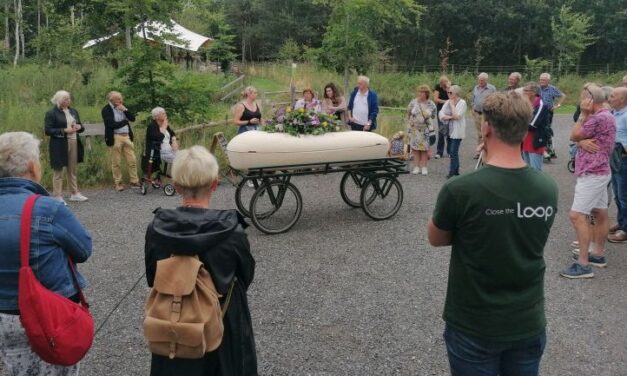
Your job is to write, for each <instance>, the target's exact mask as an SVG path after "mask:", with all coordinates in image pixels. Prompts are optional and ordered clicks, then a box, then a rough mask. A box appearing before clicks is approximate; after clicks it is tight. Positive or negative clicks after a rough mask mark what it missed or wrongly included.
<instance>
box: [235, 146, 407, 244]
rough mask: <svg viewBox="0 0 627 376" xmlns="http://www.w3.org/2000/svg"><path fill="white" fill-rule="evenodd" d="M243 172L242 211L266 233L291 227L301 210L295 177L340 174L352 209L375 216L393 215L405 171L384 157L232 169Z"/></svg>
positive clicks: (400, 199) (238, 193) (239, 205)
mask: <svg viewBox="0 0 627 376" xmlns="http://www.w3.org/2000/svg"><path fill="white" fill-rule="evenodd" d="M231 170H232V171H234V172H235V173H237V174H238V175H239V176H240V177H241V181H240V182H239V184H237V189H236V191H235V203H236V205H237V208H238V209H239V211H240V212H241V213H242V214H243V215H244V216H246V217H249V218H250V219H251V220H252V223H253V225H254V226H255V227H256V228H257V229H259V231H262V232H264V233H266V234H280V233H283V232H286V231H288V230H290V229H291V228H292V227H293V226H294V225H295V224H296V222H298V219H299V218H300V215H301V213H302V210H303V199H302V196H301V194H300V191H299V190H298V188H297V187H296V185H294V184H293V183H292V178H294V177H296V176H303V175H326V174H331V173H342V174H343V176H342V180H341V183H340V195H341V196H342V199H343V200H344V202H345V203H346V204H347V205H348V206H350V207H353V208H362V210H363V211H364V213H366V215H367V216H368V217H370V218H372V219H374V220H384V219H388V218H391V217H393V216H394V215H395V214H396V213H397V212H398V211H399V209H400V208H401V205H402V204H403V187H402V185H401V183H400V182H399V181H398V176H399V175H401V174H407V173H408V171H407V169H406V163H405V161H402V160H399V159H396V158H380V159H369V160H357V161H341V162H327V163H311V164H299V165H287V166H272V167H266V168H264V167H259V168H251V169H248V170H247V171H237V170H234V169H231Z"/></svg>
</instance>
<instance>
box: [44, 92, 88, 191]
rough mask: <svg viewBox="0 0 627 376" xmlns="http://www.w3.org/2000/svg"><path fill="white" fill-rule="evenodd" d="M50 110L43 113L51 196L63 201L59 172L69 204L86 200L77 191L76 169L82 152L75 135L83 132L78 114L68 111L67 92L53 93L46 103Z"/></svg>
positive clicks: (68, 100) (80, 160)
mask: <svg viewBox="0 0 627 376" xmlns="http://www.w3.org/2000/svg"><path fill="white" fill-rule="evenodd" d="M50 101H51V102H52V104H54V107H52V109H50V111H48V112H47V113H46V117H45V119H44V129H45V132H46V135H47V136H50V145H49V147H48V150H49V152H50V165H51V166H52V169H53V170H54V174H53V176H52V195H53V196H54V197H55V198H56V199H57V200H59V201H61V202H63V203H65V200H64V199H63V169H65V170H66V175H67V181H68V187H69V188H70V192H71V195H70V201H87V197H85V196H83V195H82V194H81V193H80V192H79V191H78V183H77V179H76V169H77V166H78V164H79V163H81V162H83V156H84V150H83V144H82V143H81V139H80V138H79V137H78V133H82V132H83V131H85V128H83V126H82V125H81V118H80V116H79V115H78V111H76V109H74V108H72V107H71V105H72V100H71V98H70V93H68V92H67V91H65V90H59V91H57V92H56V93H55V94H54V96H53V97H52V99H51V100H50Z"/></svg>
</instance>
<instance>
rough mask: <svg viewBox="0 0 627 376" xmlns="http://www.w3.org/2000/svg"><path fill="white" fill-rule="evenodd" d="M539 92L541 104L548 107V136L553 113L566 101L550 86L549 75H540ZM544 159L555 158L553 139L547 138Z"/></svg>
mask: <svg viewBox="0 0 627 376" xmlns="http://www.w3.org/2000/svg"><path fill="white" fill-rule="evenodd" d="M538 83H539V84H540V90H541V91H542V102H544V104H545V105H547V106H548V107H549V128H550V134H553V128H552V127H553V113H554V112H555V110H557V109H558V108H560V107H561V106H562V102H563V101H564V99H566V95H565V94H564V93H562V92H561V91H560V89H558V88H557V87H555V86H553V85H551V75H550V74H549V73H546V72H544V73H542V74H541V75H540V78H539V80H538ZM544 157H545V158H555V157H557V155H555V149H554V148H553V139H552V137H550V138H549V142H548V144H547V150H546V151H545V153H544Z"/></svg>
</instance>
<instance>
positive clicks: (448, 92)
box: [446, 91, 454, 94]
mask: <svg viewBox="0 0 627 376" xmlns="http://www.w3.org/2000/svg"><path fill="white" fill-rule="evenodd" d="M446 94H454V93H453V92H452V91H447V92H446Z"/></svg>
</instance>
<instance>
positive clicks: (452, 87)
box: [449, 85, 462, 97]
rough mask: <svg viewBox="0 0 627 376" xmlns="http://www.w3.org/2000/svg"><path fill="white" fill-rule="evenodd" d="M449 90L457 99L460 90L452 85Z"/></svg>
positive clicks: (457, 86)
mask: <svg viewBox="0 0 627 376" xmlns="http://www.w3.org/2000/svg"><path fill="white" fill-rule="evenodd" d="M449 90H451V91H452V92H453V93H455V95H457V96H458V97H459V93H460V92H461V91H462V88H461V87H460V86H459V85H453V86H451V87H450V88H449Z"/></svg>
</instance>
